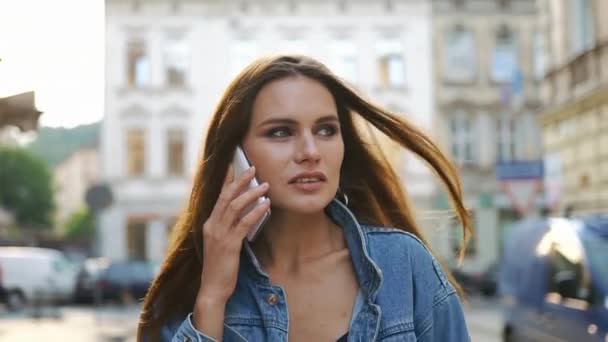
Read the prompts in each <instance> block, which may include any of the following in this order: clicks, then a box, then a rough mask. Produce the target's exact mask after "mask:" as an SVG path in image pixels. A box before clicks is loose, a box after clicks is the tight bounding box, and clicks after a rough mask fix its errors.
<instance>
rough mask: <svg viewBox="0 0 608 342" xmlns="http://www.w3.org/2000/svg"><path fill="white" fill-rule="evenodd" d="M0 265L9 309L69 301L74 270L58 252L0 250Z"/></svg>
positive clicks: (18, 248)
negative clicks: (29, 304) (30, 304)
mask: <svg viewBox="0 0 608 342" xmlns="http://www.w3.org/2000/svg"><path fill="white" fill-rule="evenodd" d="M0 266H1V267H2V282H3V284H4V285H3V286H4V290H5V296H4V300H5V303H6V304H7V306H8V307H9V309H12V310H19V309H21V308H22V307H23V306H24V305H26V304H27V303H58V302H67V301H69V300H70V299H71V298H72V293H73V290H74V283H75V280H76V271H75V269H74V267H73V265H72V264H71V263H70V262H69V261H68V260H67V259H66V258H65V256H64V255H63V254H62V253H61V252H60V251H58V250H54V249H49V248H37V247H0Z"/></svg>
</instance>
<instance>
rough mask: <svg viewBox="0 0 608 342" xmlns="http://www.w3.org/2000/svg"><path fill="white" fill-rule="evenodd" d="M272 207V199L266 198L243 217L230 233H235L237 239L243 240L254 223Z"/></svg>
mask: <svg viewBox="0 0 608 342" xmlns="http://www.w3.org/2000/svg"><path fill="white" fill-rule="evenodd" d="M269 208H270V199H268V198H266V199H265V200H264V202H263V203H260V204H258V205H257V206H256V207H255V208H254V209H253V210H252V211H250V212H249V213H248V214H247V215H245V216H243V218H241V219H240V220H239V221H238V223H237V225H236V226H235V228H234V229H233V230H232V231H231V232H230V234H234V235H235V239H238V241H241V240H243V239H244V238H245V236H247V233H248V232H249V230H250V229H251V228H253V225H255V224H256V223H257V222H259V221H260V220H261V219H262V217H264V215H265V214H266V211H267V210H268V209H269Z"/></svg>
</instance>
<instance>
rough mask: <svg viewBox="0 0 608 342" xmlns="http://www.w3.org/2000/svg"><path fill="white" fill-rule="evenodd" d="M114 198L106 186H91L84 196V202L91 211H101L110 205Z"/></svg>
mask: <svg viewBox="0 0 608 342" xmlns="http://www.w3.org/2000/svg"><path fill="white" fill-rule="evenodd" d="M113 200H114V198H113V196H112V189H110V186H108V185H107V184H97V185H93V186H91V187H90V188H89V189H88V190H87V192H86V194H85V201H86V202H87V205H88V206H89V207H90V208H91V209H93V211H99V210H103V209H105V208H107V207H109V206H110V205H112V202H113Z"/></svg>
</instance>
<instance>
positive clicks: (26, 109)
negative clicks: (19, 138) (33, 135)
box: [0, 91, 42, 132]
mask: <svg viewBox="0 0 608 342" xmlns="http://www.w3.org/2000/svg"><path fill="white" fill-rule="evenodd" d="M41 114H42V112H41V111H39V110H38V109H36V105H35V102H34V92H33V91H30V92H27V93H22V94H17V95H13V96H9V97H4V98H0V128H2V127H5V126H17V127H19V129H20V130H21V131H22V132H27V131H34V130H36V129H37V128H38V119H39V118H40V115H41Z"/></svg>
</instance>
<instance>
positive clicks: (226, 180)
mask: <svg viewBox="0 0 608 342" xmlns="http://www.w3.org/2000/svg"><path fill="white" fill-rule="evenodd" d="M233 180H234V168H233V167H232V164H228V170H227V171H226V175H225V176H224V185H223V186H222V189H223V188H226V187H227V186H228V185H229V184H230V183H232V181H233Z"/></svg>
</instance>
